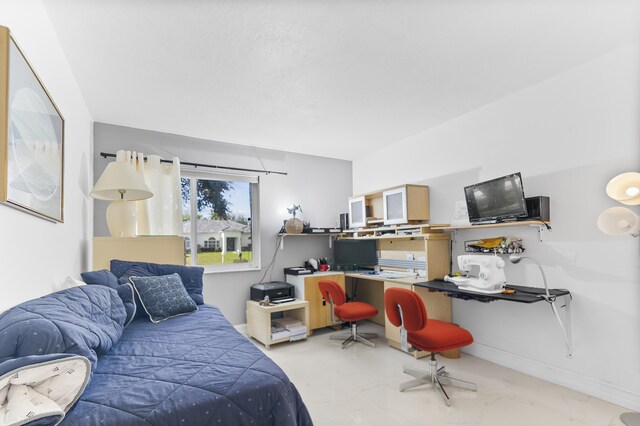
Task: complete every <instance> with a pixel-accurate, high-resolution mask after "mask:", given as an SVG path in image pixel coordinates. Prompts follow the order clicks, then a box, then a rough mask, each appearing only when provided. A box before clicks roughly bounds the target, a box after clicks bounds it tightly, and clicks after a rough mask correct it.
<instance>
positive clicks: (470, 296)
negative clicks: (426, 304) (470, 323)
mask: <svg viewBox="0 0 640 426" xmlns="http://www.w3.org/2000/svg"><path fill="white" fill-rule="evenodd" d="M414 286H415V287H420V288H426V289H429V290H431V291H436V292H440V293H443V294H447V295H448V296H450V297H455V298H458V299H464V300H476V301H479V302H485V303H488V302H494V301H498V300H504V301H507V302H518V303H527V304H530V303H537V302H542V301H546V302H548V303H549V304H550V305H551V306H552V309H553V311H554V313H555V314H556V318H557V320H558V324H559V326H560V329H561V331H562V334H563V336H564V338H565V343H566V344H567V357H568V358H571V357H572V356H573V348H572V344H571V293H570V292H569V290H565V289H549V295H550V297H549V298H548V299H547V297H546V295H545V290H544V289H543V288H538V287H524V286H518V285H507V286H506V287H507V288H508V289H513V290H515V292H514V293H513V294H503V293H496V294H484V293H477V292H473V291H469V290H461V289H459V288H458V286H456V285H455V284H453V283H450V282H446V281H439V280H437V281H422V282H416V283H414ZM558 297H563V298H564V305H563V306H562V307H563V308H564V309H565V311H564V314H565V315H564V316H565V320H564V324H563V322H562V320H561V319H560V317H559V316H558V315H557V310H556V308H555V304H554V303H555V301H556V299H557V298H558ZM427 312H428V311H427Z"/></svg>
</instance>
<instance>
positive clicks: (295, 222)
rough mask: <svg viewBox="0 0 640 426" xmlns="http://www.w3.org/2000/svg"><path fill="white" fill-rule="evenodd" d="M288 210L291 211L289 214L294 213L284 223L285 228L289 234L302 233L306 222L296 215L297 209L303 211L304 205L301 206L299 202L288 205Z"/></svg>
mask: <svg viewBox="0 0 640 426" xmlns="http://www.w3.org/2000/svg"><path fill="white" fill-rule="evenodd" d="M287 211H288V212H289V214H292V215H293V217H292V218H291V219H289V220H287V222H286V223H285V225H284V229H285V231H286V232H287V234H300V233H302V230H303V229H304V224H303V223H302V221H301V220H300V219H298V218H297V217H296V212H297V211H300V212H301V213H302V207H300V205H299V204H291V205H290V206H289V207H287Z"/></svg>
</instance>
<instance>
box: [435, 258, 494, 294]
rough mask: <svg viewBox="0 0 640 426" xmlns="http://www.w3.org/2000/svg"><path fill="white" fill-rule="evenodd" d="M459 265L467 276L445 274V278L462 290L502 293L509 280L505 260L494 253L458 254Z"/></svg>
mask: <svg viewBox="0 0 640 426" xmlns="http://www.w3.org/2000/svg"><path fill="white" fill-rule="evenodd" d="M458 267H459V268H460V271H461V272H463V273H465V274H466V276H458V277H450V276H448V275H447V276H445V277H444V280H445V281H449V282H452V283H454V284H455V285H457V286H458V287H459V288H460V289H462V290H469V291H475V292H478V293H500V292H502V289H503V287H504V285H505V283H506V282H507V278H506V277H505V275H504V260H502V258H500V257H498V256H494V255H482V254H467V255H462V256H458Z"/></svg>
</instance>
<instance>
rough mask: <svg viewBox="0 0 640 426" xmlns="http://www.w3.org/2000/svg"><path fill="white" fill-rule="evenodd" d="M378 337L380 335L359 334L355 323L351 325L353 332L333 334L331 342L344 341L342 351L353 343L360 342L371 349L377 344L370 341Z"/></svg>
mask: <svg viewBox="0 0 640 426" xmlns="http://www.w3.org/2000/svg"><path fill="white" fill-rule="evenodd" d="M376 337H378V333H358V328H357V326H356V324H355V323H352V324H351V331H350V332H349V333H348V334H344V333H342V334H332V335H331V336H329V339H330V340H343V342H342V349H344V348H346V347H347V346H349V345H350V344H352V343H353V342H360V343H362V344H364V345H366V346H369V347H370V348H375V347H376V345H375V343H373V342H371V341H370V340H369V339H375V338H376Z"/></svg>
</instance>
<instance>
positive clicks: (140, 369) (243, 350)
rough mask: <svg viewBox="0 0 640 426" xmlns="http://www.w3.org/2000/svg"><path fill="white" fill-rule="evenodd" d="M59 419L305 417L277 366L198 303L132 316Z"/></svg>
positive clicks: (190, 421)
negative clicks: (154, 317)
mask: <svg viewBox="0 0 640 426" xmlns="http://www.w3.org/2000/svg"><path fill="white" fill-rule="evenodd" d="M62 424H63V425H83V426H84V425H119V426H120V425H121V426H126V425H162V426H164V425H192V426H194V425H227V426H229V425H274V426H275V425H277V426H287V425H311V424H312V421H311V418H310V417H309V414H308V412H307V409H306V407H305V406H304V404H303V403H302V401H301V399H300V395H299V394H298V392H297V390H296V388H295V387H294V385H293V384H292V383H291V382H290V381H289V379H288V378H287V376H286V375H285V373H284V372H283V371H282V370H281V369H280V368H279V367H278V366H277V365H276V364H275V363H274V362H273V361H271V360H270V359H269V358H268V357H267V356H266V355H264V354H263V353H262V352H261V351H260V350H259V349H258V348H256V347H255V346H254V345H253V343H251V342H250V341H249V340H247V339H246V338H245V337H243V336H242V335H240V334H239V333H238V332H237V331H236V330H235V329H234V328H233V327H232V326H231V324H229V322H228V321H227V320H226V319H225V318H224V317H223V316H222V314H221V313H220V311H219V310H218V309H217V308H214V307H211V306H207V305H203V306H200V307H199V310H198V311H196V312H193V313H191V314H189V315H185V316H181V317H176V318H172V319H170V320H167V321H164V322H162V323H159V324H153V323H151V322H149V321H148V320H137V321H134V322H133V323H131V325H129V326H128V327H127V328H126V329H125V331H124V333H123V335H122V337H121V339H120V340H119V341H118V342H117V343H116V344H115V345H114V346H113V347H112V348H111V350H110V351H109V352H108V353H106V354H103V355H101V356H100V357H99V359H98V363H97V367H96V368H95V370H94V371H93V378H92V380H91V382H90V384H89V386H88V387H87V388H86V390H85V392H84V394H83V395H82V397H81V398H80V401H79V402H78V404H77V405H76V406H75V408H73V409H72V410H71V411H70V412H69V413H68V414H67V416H66V417H65V419H64V421H63V423H62Z"/></svg>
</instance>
